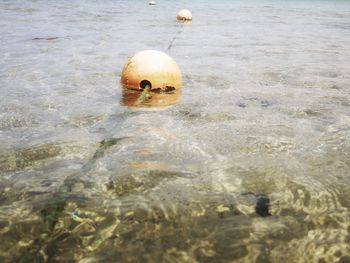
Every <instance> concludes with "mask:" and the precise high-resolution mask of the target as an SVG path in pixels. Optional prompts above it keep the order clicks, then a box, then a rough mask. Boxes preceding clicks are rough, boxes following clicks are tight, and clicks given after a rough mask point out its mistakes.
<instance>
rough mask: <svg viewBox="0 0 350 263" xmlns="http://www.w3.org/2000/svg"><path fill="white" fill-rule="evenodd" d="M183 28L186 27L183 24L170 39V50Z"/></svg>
mask: <svg viewBox="0 0 350 263" xmlns="http://www.w3.org/2000/svg"><path fill="white" fill-rule="evenodd" d="M183 28H184V26H183V25H182V26H181V28H180V29H179V30H178V31H177V32H176V33H175V36H174V37H173V39H172V40H171V41H170V44H169V46H168V48H167V50H168V51H169V50H170V49H171V48H172V46H173V43H174V41H175V39H176V38H177V37H178V35H180V33H181V32H182V31H183Z"/></svg>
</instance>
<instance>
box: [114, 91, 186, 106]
mask: <svg viewBox="0 0 350 263" xmlns="http://www.w3.org/2000/svg"><path fill="white" fill-rule="evenodd" d="M140 96H141V92H140V91H137V90H131V89H127V88H123V89H122V99H121V105H122V106H128V107H131V108H154V109H161V108H166V107H168V106H172V105H175V104H177V103H178V102H179V101H180V98H181V90H179V89H174V90H169V91H157V90H151V91H150V92H149V93H148V94H147V96H146V98H145V99H143V100H140Z"/></svg>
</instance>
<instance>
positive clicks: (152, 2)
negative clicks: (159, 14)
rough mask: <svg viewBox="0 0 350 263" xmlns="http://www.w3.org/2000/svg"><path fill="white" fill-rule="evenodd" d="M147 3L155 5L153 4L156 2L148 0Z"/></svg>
mask: <svg viewBox="0 0 350 263" xmlns="http://www.w3.org/2000/svg"><path fill="white" fill-rule="evenodd" d="M148 4H149V5H155V4H156V1H154V0H149V2H148Z"/></svg>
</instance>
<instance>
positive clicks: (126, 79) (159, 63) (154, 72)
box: [121, 50, 182, 92]
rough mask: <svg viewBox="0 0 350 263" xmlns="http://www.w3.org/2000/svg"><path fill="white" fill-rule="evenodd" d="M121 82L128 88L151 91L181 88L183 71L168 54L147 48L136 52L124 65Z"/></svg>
mask: <svg viewBox="0 0 350 263" xmlns="http://www.w3.org/2000/svg"><path fill="white" fill-rule="evenodd" d="M121 84H122V85H123V86H124V87H125V88H128V89H134V90H144V89H145V88H146V87H149V89H150V91H153V90H161V91H166V92H167V91H169V90H171V89H180V88H181V84H182V77H181V71H180V69H179V67H178V65H177V64H176V62H175V61H174V60H173V59H172V58H171V57H169V56H168V55H167V54H165V53H163V52H160V51H156V50H145V51H141V52H139V53H137V54H135V55H134V56H133V57H132V58H131V59H130V60H129V61H128V63H127V64H126V65H125V66H124V69H123V72H122V77H121Z"/></svg>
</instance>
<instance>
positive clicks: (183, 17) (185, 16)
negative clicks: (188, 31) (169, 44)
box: [177, 9, 192, 21]
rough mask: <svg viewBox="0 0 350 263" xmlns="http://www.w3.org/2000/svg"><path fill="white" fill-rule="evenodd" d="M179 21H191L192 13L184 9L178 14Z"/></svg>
mask: <svg viewBox="0 0 350 263" xmlns="http://www.w3.org/2000/svg"><path fill="white" fill-rule="evenodd" d="M177 20H179V21H191V20H192V13H191V12H190V10H188V9H182V10H181V11H180V12H179V13H177Z"/></svg>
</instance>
